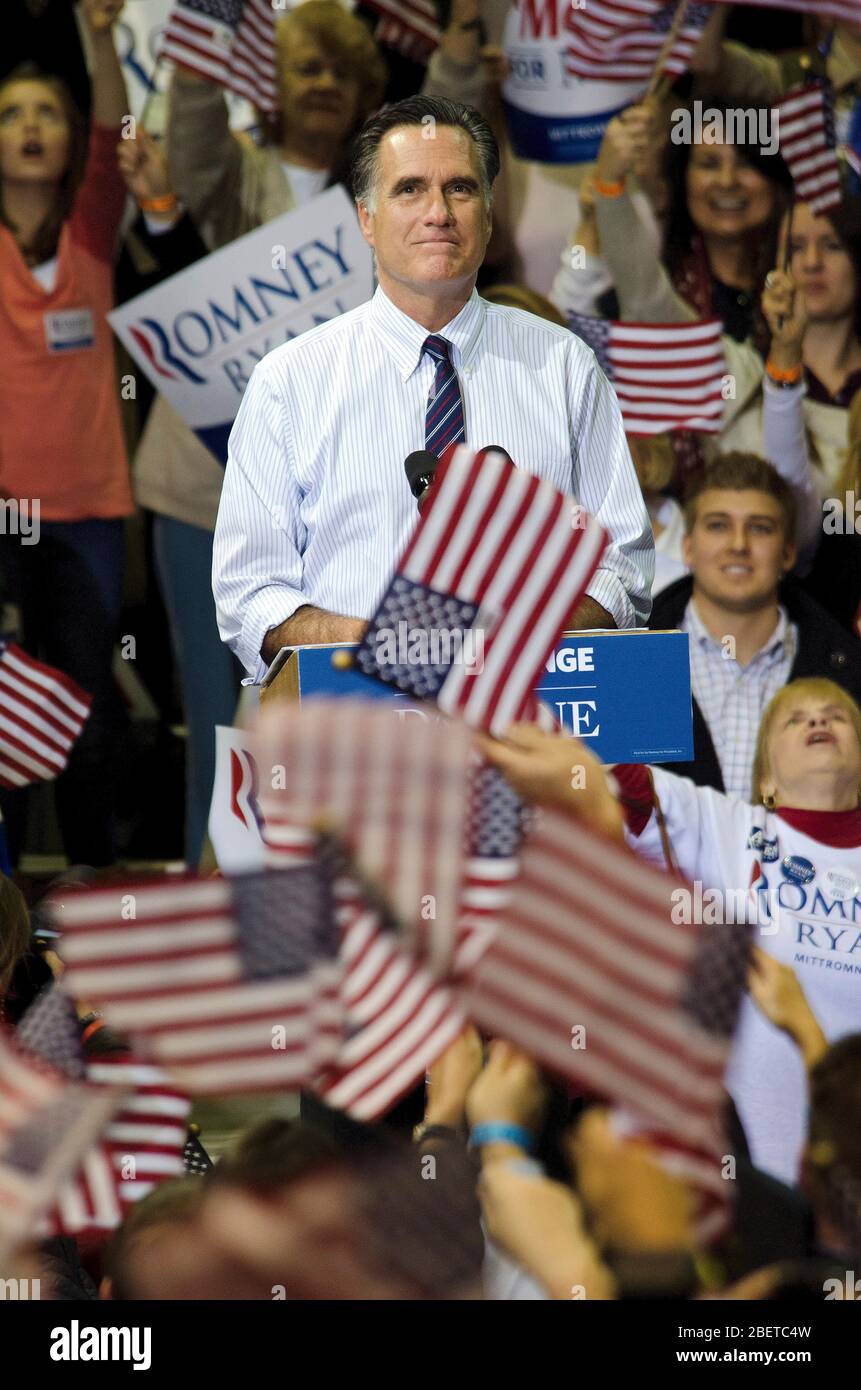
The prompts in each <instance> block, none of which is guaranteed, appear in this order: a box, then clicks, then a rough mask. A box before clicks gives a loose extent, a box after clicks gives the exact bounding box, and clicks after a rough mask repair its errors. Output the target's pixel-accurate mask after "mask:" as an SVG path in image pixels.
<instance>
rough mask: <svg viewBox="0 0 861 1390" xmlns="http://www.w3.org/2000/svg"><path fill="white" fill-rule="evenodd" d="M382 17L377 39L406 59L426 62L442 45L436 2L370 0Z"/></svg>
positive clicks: (430, 0) (369, 6)
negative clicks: (440, 42)
mask: <svg viewBox="0 0 861 1390" xmlns="http://www.w3.org/2000/svg"><path fill="white" fill-rule="evenodd" d="M368 9H370V10H373V11H374V12H375V13H376V14H378V15H379V16H380V19H379V23H378V24H377V30H376V38H377V39H378V40H379V42H380V43H385V44H388V45H389V47H390V48H395V49H397V51H398V52H399V53H403V55H404V57H405V58H412V59H413V60H414V62H417V63H426V62H427V60H428V58H429V57H430V56H431V54H432V53H433V51H434V49H435V48H436V47H437V46H438V45H439V41H440V39H441V37H442V31H441V29H440V26H439V12H438V10H437V7H436V5H435V4H434V0H368Z"/></svg>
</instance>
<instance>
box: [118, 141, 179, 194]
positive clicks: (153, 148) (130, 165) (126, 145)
mask: <svg viewBox="0 0 861 1390" xmlns="http://www.w3.org/2000/svg"><path fill="white" fill-rule="evenodd" d="M117 163H118V165H119V169H120V173H121V174H122V176H123V178H124V179H125V182H126V187H127V188H128V190H129V192H130V193H131V195H132V197H133V198H136V199H137V201H138V202H139V203H140V202H143V201H145V200H149V199H152V198H165V197H169V196H170V195H171V194H172V193H173V185H172V182H171V177H170V170H169V168H168V163H167V154H166V152H165V150H164V149H163V148H162V146H161V145H160V144H159V143H158V141H157V140H154V139H153V137H152V136H151V135H150V134H148V132H147V131H145V130H144V129H143V126H140V125H139V126H138V128H137V135H136V136H135V138H134V140H121V141H120V143H119V145H118V146H117Z"/></svg>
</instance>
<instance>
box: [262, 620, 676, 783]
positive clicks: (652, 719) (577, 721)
mask: <svg viewBox="0 0 861 1390" xmlns="http://www.w3.org/2000/svg"><path fill="white" fill-rule="evenodd" d="M350 649H351V648H350V646H349V645H344V646H321V647H296V648H295V649H293V650H288V649H284V650H283V651H282V652H279V654H278V656H277V657H276V658H275V661H274V662H273V663H272V666H271V667H270V669H269V672H268V673H267V676H266V678H265V681H264V685H263V689H262V690H261V699H262V700H264V702H265V701H266V700H267V699H270V698H274V697H286V698H292V699H306V698H307V697H308V696H310V695H328V696H332V695H354V696H363V697H364V698H365V699H368V698H370V699H380V700H392V701H393V702H395V703H396V705H397V706H398V708H399V710H400V711H401V712H402V713H404V714H406V713H407V712H409V713H411V714H415V715H419V716H420V715H427V714H428V713H430V712H431V711H430V707H429V706H428V705H423V704H421V703H420V702H418V701H416V700H415V699H414V698H413V697H412V696H409V695H402V694H400V693H399V692H397V691H392V690H391V688H390V687H389V686H387V685H383V684H382V682H380V681H376V680H372V679H370V678H369V677H367V676H363V675H362V674H360V672H358V671H356V670H353V669H352V668H348V669H346V670H344V669H340V668H339V667H338V666H337V664H333V657H334V656H335V654H336V653H338V652H349V651H350ZM336 661H337V658H336ZM536 690H537V693H538V694H539V695H540V697H541V699H542V700H543V701H544V702H545V704H547V705H549V707H550V709H551V710H552V711H553V713H554V715H555V716H556V718H557V719H558V720H559V723H560V724H561V726H562V728H563V729H564V730H565V732H566V733H568V734H576V735H577V736H578V738H583V739H587V740H588V744H589V747H590V748H591V749H592V750H593V751H594V752H595V753H596V754H597V756H598V757H599V758H601V759H602V761H604V762H607V763H622V762H624V763H661V762H686V761H688V760H689V759H691V758H692V757H693V755H694V746H693V728H692V722H691V674H690V663H689V658H688V636H687V633H685V632H648V631H646V630H645V629H637V630H634V631H630V632H572V633H567V634H565V635H563V637H562V638H561V639H560V642H559V645H558V646H557V648H556V651H555V652H554V653H553V655H552V656H551V657H550V659H549V661H548V662H547V666H546V669H545V672H544V676H543V679H542V680H541V682H540V684H539V685H538V686H537V687H536Z"/></svg>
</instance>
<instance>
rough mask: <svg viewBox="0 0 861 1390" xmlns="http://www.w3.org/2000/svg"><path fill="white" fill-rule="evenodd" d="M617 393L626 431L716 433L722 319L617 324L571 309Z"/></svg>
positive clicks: (576, 329)
mask: <svg viewBox="0 0 861 1390" xmlns="http://www.w3.org/2000/svg"><path fill="white" fill-rule="evenodd" d="M568 326H569V327H570V329H571V331H572V332H573V333H576V334H577V336H578V337H579V338H582V339H583V341H584V342H586V343H588V344H589V346H590V348H591V349H592V351H593V352H594V353H595V356H596V357H597V358H598V362H599V363H600V366H601V368H602V370H603V372H604V374H605V375H606V376H607V377H608V378H609V380H610V381H611V382H612V385H613V389H614V390H615V392H616V395H617V396H618V398H619V405H620V407H621V410H622V419H623V420H624V422H625V429H626V431H627V432H628V434H643V435H649V434H663V433H664V432H665V431H666V430H700V431H701V432H702V433H703V434H719V433H720V429H721V417H722V414H723V394H722V387H723V378H724V371H725V362H724V355H723V346H722V344H721V333H722V331H723V325H722V323H721V321H720V319H701V320H699V321H698V322H696V323H617V322H613V321H612V320H610V319H599V318H592V317H591V316H590V315H588V314H571V315H569V318H568Z"/></svg>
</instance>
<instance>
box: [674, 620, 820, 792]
mask: <svg viewBox="0 0 861 1390" xmlns="http://www.w3.org/2000/svg"><path fill="white" fill-rule="evenodd" d="M777 613H778V616H777V626H776V627H775V629H774V631H773V633H772V634H771V636H770V637H769V639H768V641H767V642H765V643H764V644H763V646H762V647H760V649H759V651H758V652H757V653H756V655H755V656H754V657H753V659H752V660H751V661H749V662H748V663H747V665H746V666H740V665H739V663H738V662H737V661H736V660H735V658H734V657H730V656H728V654H727V652H728V648H727V647H726V646H725V644H724V642H719V641H717V640H716V639H715V638H714V637H712V636H711V634H710V633H709V632H708V631H707V630H706V628H705V625H704V624H703V621H702V619H701V618H700V615H699V613H698V612H697V609H696V604H695V603H694V600H693V599H690V600H689V602H688V606H687V608H686V609H685V613H684V617H683V618H682V621H681V622H680V624H679V627H680V628H681V630H682V632H687V633H689V634H690V655H691V691H692V693H693V696H694V699H695V700H696V702H697V704H698V705H699V707H700V709H701V711H702V716H703V719H704V720H705V721H706V724H707V725H708V730H709V733H710V734H711V739H712V743H713V744H714V747H715V752H716V753H717V757H718V762H719V763H720V770H721V774H722V776H723V785H724V790H725V791H727V792H728V793H729V794H730V795H731V796H738V797H740V798H741V800H742V801H750V799H751V778H752V775H753V759H754V755H755V753H756V740H757V737H758V735H759V726H760V724H761V723H762V716H763V714H764V712H765V707H766V705H767V704H768V702H769V700H770V699H771V697H772V696H773V695H776V694H777V692H778V690H780V689H781V688H782V687H783V686H784V685H786V682H787V681H788V680H789V674H790V672H791V670H792V665H793V662H794V661H795V656H796V653H797V651H798V628H797V627H796V625H795V623H791V622H789V620H788V619H787V616H786V609H785V608H781V607H778V610H777Z"/></svg>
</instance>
